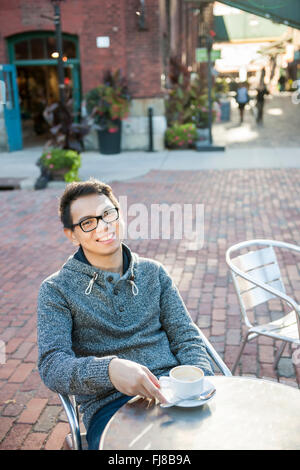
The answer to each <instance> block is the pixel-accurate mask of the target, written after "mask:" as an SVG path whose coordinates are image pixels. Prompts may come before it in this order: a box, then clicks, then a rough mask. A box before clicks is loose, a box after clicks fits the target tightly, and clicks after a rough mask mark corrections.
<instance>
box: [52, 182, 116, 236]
mask: <svg viewBox="0 0 300 470" xmlns="http://www.w3.org/2000/svg"><path fill="white" fill-rule="evenodd" d="M91 194H104V195H105V196H107V197H108V198H109V199H110V200H111V202H112V203H113V204H114V206H115V207H117V208H120V205H119V202H118V200H117V198H116V197H115V196H114V194H113V192H112V189H111V187H110V186H109V185H108V184H106V183H103V182H102V181H99V180H97V179H95V178H90V179H89V180H87V181H79V182H78V181H74V182H73V183H69V184H68V185H67V187H66V189H65V190H64V193H63V195H62V196H61V198H60V200H59V211H58V212H59V216H60V220H61V222H62V224H63V226H64V227H65V228H72V224H73V221H72V217H71V210H70V209H71V203H72V202H73V201H76V199H79V198H80V197H83V196H89V195H91Z"/></svg>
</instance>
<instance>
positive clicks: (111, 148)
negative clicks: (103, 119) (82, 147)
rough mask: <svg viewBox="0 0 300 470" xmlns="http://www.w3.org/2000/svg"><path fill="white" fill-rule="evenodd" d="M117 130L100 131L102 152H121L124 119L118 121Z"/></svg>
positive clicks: (99, 139) (99, 140)
mask: <svg viewBox="0 0 300 470" xmlns="http://www.w3.org/2000/svg"><path fill="white" fill-rule="evenodd" d="M116 127H118V130H117V132H109V131H108V130H105V131H98V142H99V150H100V153H103V154H105V155H112V154H115V153H120V152H121V132H122V121H118V122H116Z"/></svg>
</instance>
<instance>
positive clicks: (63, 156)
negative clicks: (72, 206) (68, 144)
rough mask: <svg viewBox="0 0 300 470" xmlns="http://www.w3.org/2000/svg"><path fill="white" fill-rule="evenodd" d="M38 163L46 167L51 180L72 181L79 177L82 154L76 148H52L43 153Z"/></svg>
mask: <svg viewBox="0 0 300 470" xmlns="http://www.w3.org/2000/svg"><path fill="white" fill-rule="evenodd" d="M38 164H39V166H41V167H43V168H44V169H46V172H47V173H48V176H49V179H50V180H54V181H66V182H67V183H70V182H72V181H78V179H79V177H78V170H79V168H80V166H81V156H80V153H78V152H76V151H75V150H69V149H59V148H51V149H48V150H46V151H45V152H44V153H43V154H42V156H41V157H40V158H39V162H38Z"/></svg>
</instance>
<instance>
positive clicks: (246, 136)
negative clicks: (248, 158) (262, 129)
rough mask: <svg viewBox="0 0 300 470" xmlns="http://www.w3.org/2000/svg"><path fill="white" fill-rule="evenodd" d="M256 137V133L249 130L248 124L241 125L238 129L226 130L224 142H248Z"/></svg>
mask: <svg viewBox="0 0 300 470" xmlns="http://www.w3.org/2000/svg"><path fill="white" fill-rule="evenodd" d="M257 137H258V132H257V131H256V130H254V129H251V126H250V124H243V125H241V126H238V127H234V128H231V129H227V131H226V140H227V142H249V141H251V140H254V139H256V138H257Z"/></svg>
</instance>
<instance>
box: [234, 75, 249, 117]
mask: <svg viewBox="0 0 300 470" xmlns="http://www.w3.org/2000/svg"><path fill="white" fill-rule="evenodd" d="M235 99H236V102H237V103H238V105H239V110H240V123H241V124H242V123H243V122H244V110H245V106H246V104H247V103H249V100H250V98H249V94H248V89H247V86H246V83H239V86H238V89H237V92H236V98H235Z"/></svg>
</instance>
